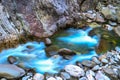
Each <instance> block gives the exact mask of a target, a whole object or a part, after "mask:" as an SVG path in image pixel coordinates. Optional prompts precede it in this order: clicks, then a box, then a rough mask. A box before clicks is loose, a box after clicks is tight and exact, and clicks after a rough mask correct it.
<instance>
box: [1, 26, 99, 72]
mask: <svg viewBox="0 0 120 80" xmlns="http://www.w3.org/2000/svg"><path fill="white" fill-rule="evenodd" d="M90 30H91V28H88V29H86V30H80V29H78V30H76V29H68V30H67V33H68V35H66V36H58V37H56V38H54V39H56V40H57V41H58V44H62V46H63V47H66V48H67V47H68V48H69V44H70V45H73V46H72V47H71V46H70V48H71V49H72V50H74V49H75V51H77V50H78V51H77V52H79V51H81V50H82V49H83V48H86V49H87V50H88V51H87V52H86V54H79V55H75V56H73V57H72V58H71V59H70V60H65V59H63V58H62V57H61V56H55V57H54V56H52V57H47V56H46V52H45V48H46V46H45V44H44V42H28V43H26V44H22V45H19V46H18V47H17V48H12V49H8V50H3V51H2V52H1V53H0V64H8V61H7V58H8V57H9V56H14V57H16V59H17V62H16V63H15V64H20V63H22V64H23V66H24V67H26V68H34V69H35V70H36V72H40V73H45V72H49V73H57V72H58V71H59V70H60V69H63V68H64V66H65V65H67V64H75V62H76V61H82V60H86V59H91V57H93V56H97V54H96V52H95V50H94V47H96V46H97V45H98V42H99V37H97V36H96V35H95V36H93V37H90V36H88V33H89V31H90ZM57 41H56V42H55V43H57ZM64 43H65V44H64ZM28 46H31V47H32V48H28ZM62 46H60V47H62ZM76 48H77V49H76ZM91 48H93V49H91ZM89 49H91V50H89Z"/></svg>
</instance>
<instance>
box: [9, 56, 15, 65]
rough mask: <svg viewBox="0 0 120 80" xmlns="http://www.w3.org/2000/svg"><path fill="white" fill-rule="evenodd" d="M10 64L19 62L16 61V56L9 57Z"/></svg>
mask: <svg viewBox="0 0 120 80" xmlns="http://www.w3.org/2000/svg"><path fill="white" fill-rule="evenodd" d="M8 62H9V63H10V64H14V63H15V62H17V59H16V57H14V56H9V57H8Z"/></svg>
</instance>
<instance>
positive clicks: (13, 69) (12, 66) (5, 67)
mask: <svg viewBox="0 0 120 80" xmlns="http://www.w3.org/2000/svg"><path fill="white" fill-rule="evenodd" d="M97 9H98V10H97V11H96V10H89V11H87V12H84V13H80V14H79V17H81V18H82V20H83V21H84V22H82V21H80V22H78V23H77V25H78V24H79V26H77V28H82V29H84V26H90V27H92V28H94V29H96V28H98V30H96V31H93V32H94V34H96V35H99V34H101V35H102V39H105V40H107V39H111V36H110V35H109V34H107V35H106V33H102V31H103V30H104V31H106V32H108V33H109V32H111V31H114V32H115V34H114V36H115V37H117V38H116V39H115V40H110V43H106V42H105V40H102V43H100V44H99V46H98V49H99V50H97V51H98V52H101V51H103V50H104V49H105V50H107V49H108V47H109V46H114V48H113V47H112V48H110V50H107V51H103V52H104V54H100V55H99V56H93V57H92V58H91V59H90V60H83V61H76V63H75V64H67V65H65V66H64V68H62V69H61V70H60V71H59V72H58V73H54V74H51V73H49V71H48V73H44V74H41V73H38V72H36V71H35V69H34V68H26V67H24V64H23V63H19V64H18V63H17V62H18V60H19V59H18V58H17V57H14V56H8V57H7V60H6V61H7V62H6V64H0V79H1V80H9V79H10V80H119V79H120V47H117V46H119V45H117V44H119V41H118V39H119V37H120V19H119V18H120V15H119V13H120V9H119V6H116V5H115V6H113V5H111V4H109V5H107V6H105V5H103V4H101V3H99V4H98V6H97ZM101 28H102V31H101V32H100V31H99V30H100V29H101ZM112 34H113V33H112ZM90 35H91V36H92V35H93V34H90ZM101 35H100V36H101ZM113 38H114V37H112V39H113ZM44 42H45V43H46V45H47V46H49V45H51V44H52V43H51V40H50V39H49V38H46V39H45V41H44ZM111 43H112V44H111ZM107 44H108V45H107ZM27 48H28V49H30V52H32V50H33V47H31V46H27ZM56 49H57V50H59V51H58V53H59V55H63V54H66V55H68V53H70V54H71V55H72V56H74V55H76V54H75V53H76V52H74V51H72V50H70V49H66V48H64V49H58V48H56ZM24 52H26V51H24ZM14 54H17V53H14ZM55 54H56V53H55ZM66 55H65V56H66ZM71 55H70V56H71ZM50 56H54V54H53V55H50ZM29 57H30V58H31V59H32V58H33V57H34V56H31V55H30V56H29ZM54 57H56V56H54ZM25 58H26V59H29V58H28V57H24V58H22V61H24V59H25ZM1 60H2V59H1ZM0 62H2V61H0ZM3 62H4V61H3ZM42 69H43V68H42Z"/></svg>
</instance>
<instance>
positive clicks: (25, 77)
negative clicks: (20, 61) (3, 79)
mask: <svg viewBox="0 0 120 80" xmlns="http://www.w3.org/2000/svg"><path fill="white" fill-rule="evenodd" d="M29 78H30V76H24V77H22V80H28V79H29Z"/></svg>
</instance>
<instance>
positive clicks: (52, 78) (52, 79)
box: [47, 77, 56, 80]
mask: <svg viewBox="0 0 120 80" xmlns="http://www.w3.org/2000/svg"><path fill="white" fill-rule="evenodd" d="M47 80H56V79H55V78H54V77H49V78H48V79H47Z"/></svg>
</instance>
